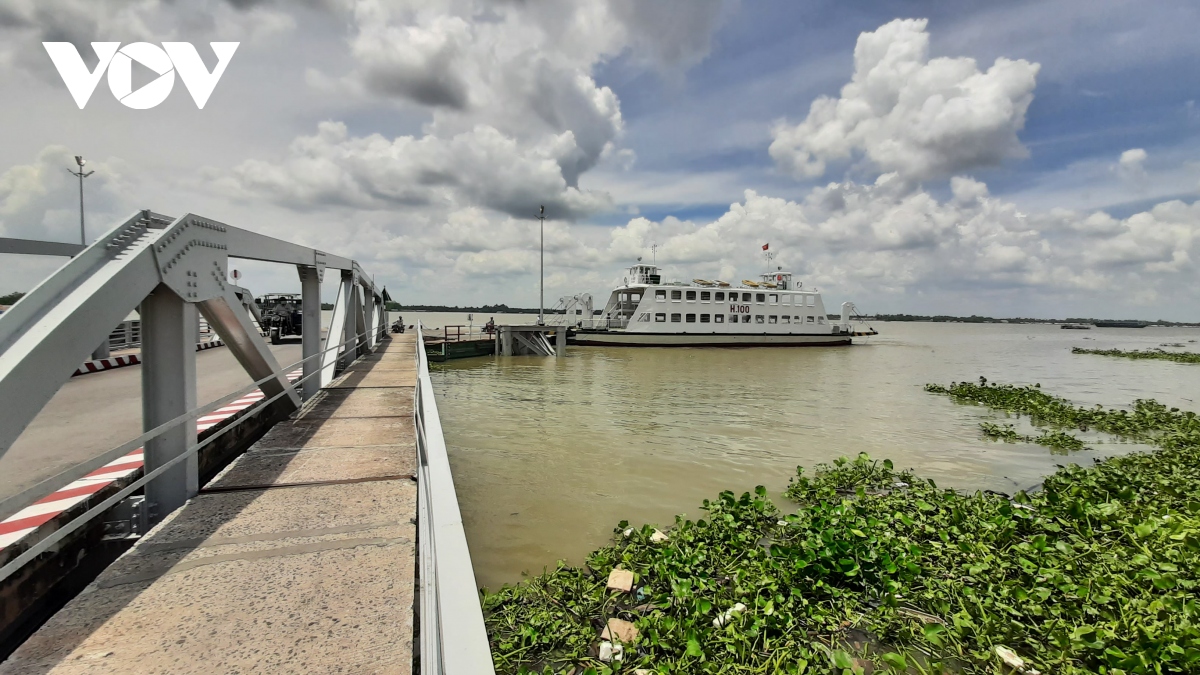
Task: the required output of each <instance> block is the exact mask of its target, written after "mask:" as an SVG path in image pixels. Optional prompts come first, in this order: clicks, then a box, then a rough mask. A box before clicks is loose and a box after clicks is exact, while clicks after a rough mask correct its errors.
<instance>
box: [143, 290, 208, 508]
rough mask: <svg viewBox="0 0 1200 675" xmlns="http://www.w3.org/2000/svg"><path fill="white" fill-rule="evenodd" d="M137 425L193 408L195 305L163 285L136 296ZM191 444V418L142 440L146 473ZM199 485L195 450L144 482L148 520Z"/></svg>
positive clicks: (147, 426)
mask: <svg viewBox="0 0 1200 675" xmlns="http://www.w3.org/2000/svg"><path fill="white" fill-rule="evenodd" d="M141 315H142V326H141V328H142V428H143V429H144V430H146V431H149V430H150V429H153V428H154V427H157V426H158V425H160V424H162V423H164V422H168V421H170V420H172V419H174V418H176V417H178V416H180V415H183V414H185V413H187V412H188V411H190V410H191V409H192V408H195V407H196V344H195V339H196V331H197V330H199V321H198V320H197V315H196V306H195V305H193V304H191V303H188V302H184V300H183V298H180V297H179V296H178V295H176V294H175V292H174V291H172V290H171V289H170V288H169V287H168V286H166V285H165V284H160V285H159V286H158V287H157V288H155V289H154V292H152V293H151V294H150V295H149V296H147V297H146V299H145V300H143V301H142V307H141ZM195 444H196V424H195V422H183V423H181V424H179V425H177V426H175V427H174V428H172V429H169V430H167V431H165V432H163V433H161V434H159V435H158V436H157V437H156V438H152V439H150V440H149V441H146V446H145V450H144V453H145V454H144V460H143V461H144V462H145V471H146V473H149V472H151V471H153V470H155V469H157V468H158V467H160V466H162V465H164V464H166V463H167V462H169V461H171V460H172V459H174V458H175V457H178V456H179V455H181V454H183V453H184V452H186V451H187V449H188V448H189V447H190V446H192V445H195ZM199 489H200V472H199V463H198V461H197V458H196V455H194V454H193V455H192V456H191V457H188V458H187V459H185V460H183V461H182V462H180V463H178V464H176V465H175V466H173V467H171V468H170V469H168V470H167V471H166V472H164V473H163V474H162V475H161V476H159V477H158V478H155V479H154V480H152V481H150V482H149V483H148V484H147V485H146V501H147V502H149V503H150V508H151V512H152V514H153V520H154V521H155V522H157V521H159V520H162V518H163V517H165V516H166V515H167V514H168V513H170V512H171V511H174V510H175V509H177V508H179V507H180V506H183V504H184V502H186V501H187V500H188V499H190V498H191V497H194V496H195V495H196V493H197V492H198V491H199Z"/></svg>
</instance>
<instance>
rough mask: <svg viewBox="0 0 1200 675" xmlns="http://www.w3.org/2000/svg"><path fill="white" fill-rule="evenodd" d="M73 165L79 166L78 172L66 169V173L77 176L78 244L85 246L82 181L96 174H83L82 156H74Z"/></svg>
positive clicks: (84, 160)
mask: <svg viewBox="0 0 1200 675" xmlns="http://www.w3.org/2000/svg"><path fill="white" fill-rule="evenodd" d="M75 163H76V164H78V165H79V171H72V170H70V169H67V173H69V174H71V175H72V176H79V243H80V244H83V245H84V246H87V234H86V230H84V227H83V179H84V178H87V177H88V176H90V175H92V174H94V173H96V172H95V171H88V172H87V173H84V171H83V165H84V164H87V160H86V159H84V158H83V155H75Z"/></svg>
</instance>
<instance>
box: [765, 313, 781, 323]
mask: <svg viewBox="0 0 1200 675" xmlns="http://www.w3.org/2000/svg"><path fill="white" fill-rule="evenodd" d="M767 323H779V317H778V316H775V315H774V314H772V315H771V316H768V317H767Z"/></svg>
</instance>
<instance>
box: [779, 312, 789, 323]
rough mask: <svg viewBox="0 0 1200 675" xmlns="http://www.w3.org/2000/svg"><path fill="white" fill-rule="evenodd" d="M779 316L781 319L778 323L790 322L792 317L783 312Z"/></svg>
mask: <svg viewBox="0 0 1200 675" xmlns="http://www.w3.org/2000/svg"><path fill="white" fill-rule="evenodd" d="M779 318H780V319H781V321H780V323H791V322H792V317H790V316H788V315H787V314H784V315H783V316H781V317H779Z"/></svg>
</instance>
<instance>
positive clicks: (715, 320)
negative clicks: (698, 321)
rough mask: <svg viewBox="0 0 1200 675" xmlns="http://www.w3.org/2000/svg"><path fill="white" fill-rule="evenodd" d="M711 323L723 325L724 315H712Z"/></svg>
mask: <svg viewBox="0 0 1200 675" xmlns="http://www.w3.org/2000/svg"><path fill="white" fill-rule="evenodd" d="M713 323H725V315H724V314H713Z"/></svg>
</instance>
